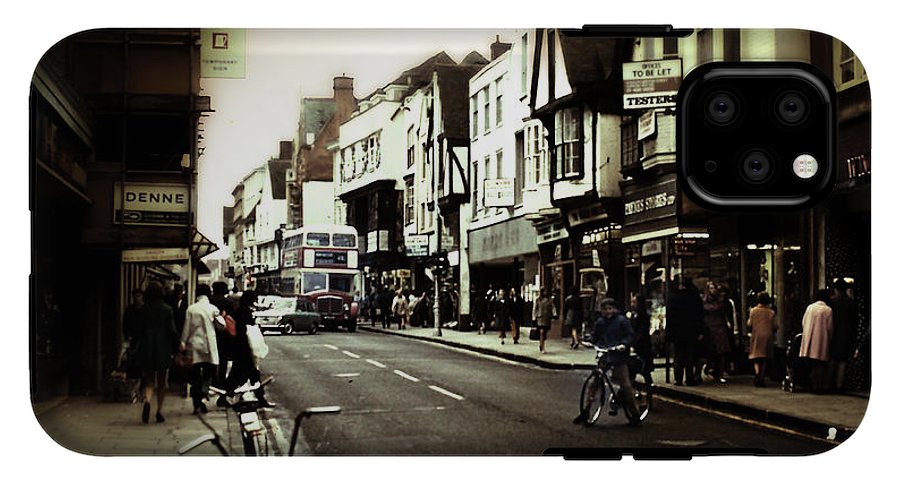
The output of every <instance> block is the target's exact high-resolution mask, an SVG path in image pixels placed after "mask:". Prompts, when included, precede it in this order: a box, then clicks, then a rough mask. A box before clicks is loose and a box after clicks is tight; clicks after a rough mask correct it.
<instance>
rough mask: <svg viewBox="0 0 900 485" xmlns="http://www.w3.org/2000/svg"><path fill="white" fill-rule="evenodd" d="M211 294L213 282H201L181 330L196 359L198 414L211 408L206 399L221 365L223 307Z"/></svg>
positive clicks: (193, 385) (194, 385) (194, 388)
mask: <svg viewBox="0 0 900 485" xmlns="http://www.w3.org/2000/svg"><path fill="white" fill-rule="evenodd" d="M211 294H212V290H210V288H209V285H204V284H200V285H197V301H196V303H194V304H192V305H191V306H189V307H187V311H186V312H185V318H184V328H182V330H181V351H182V352H190V354H191V362H193V364H192V365H191V375H190V383H191V398H192V400H193V402H194V414H197V413H204V414H205V413H206V412H207V409H206V405H205V404H203V399H205V398H206V397H207V396H208V394H209V383H210V381H211V380H212V377H213V375H215V373H216V366H218V365H219V346H218V344H217V343H216V331H215V324H214V322H215V319H216V317H217V316H219V309H218V308H217V307H216V306H215V305H213V304H212V303H210V302H209V297H210V295H211Z"/></svg>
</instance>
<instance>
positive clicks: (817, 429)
mask: <svg viewBox="0 0 900 485" xmlns="http://www.w3.org/2000/svg"><path fill="white" fill-rule="evenodd" d="M357 329H358V330H362V331H366V332H372V333H380V334H385V335H395V336H398V337H403V338H408V339H412V340H421V341H425V342H433V343H438V344H441V345H445V346H448V347H456V348H460V349H464V350H469V351H472V352H477V353H479V354H486V355H491V356H494V357H500V358H503V359H506V360H511V361H515V362H521V363H526V364H533V365H536V366H539V367H543V368H545V369H555V370H576V369H578V370H591V369H593V368H594V366H593V365H589V364H561V363H554V362H547V361H544V360H541V359H538V358H534V357H528V356H524V355H516V354H511V353H508V352H502V351H499V350H495V349H490V348H484V347H478V346H475V345H469V344H465V343H460V342H450V341H447V340H444V339H442V338H440V337H437V336H435V337H429V336H421V335H410V334H404V333H398V332H391V331H387V330H383V329H379V328H375V327H357ZM653 392H654V394H655V395H657V396H660V397H663V398H668V399H670V400H672V401H674V402H675V403H676V404H681V405H688V406H693V407H698V408H701V410H705V411H709V412H719V413H723V414H726V415H730V416H735V417H738V418H742V419H747V420H750V421H755V422H757V423H762V424H766V425H770V426H774V427H777V428H782V430H788V431H791V432H794V433H799V434H802V435H804V436H808V437H811V438H815V439H820V440H827V441H829V442H831V443H835V444H837V443H840V442H842V441H844V440H846V439H847V438H849V437H850V435H852V434H853V432H854V431H856V430H855V429H854V428H847V427H844V426H836V425H831V424H826V423H821V422H817V421H812V420H809V419H805V418H800V417H797V416H791V415H788V414H784V413H781V412H777V411H769V410H766V409H759V408H754V407H752V406H747V405H744V404H739V403H735V402H733V401H726V400H722V399H717V398H714V397H708V396H703V395H699V394H694V393H691V392H686V391H682V390H679V389H674V388H671V387H662V386H658V385H656V386H653ZM832 430H834V431H833V432H832ZM829 436H831V437H829Z"/></svg>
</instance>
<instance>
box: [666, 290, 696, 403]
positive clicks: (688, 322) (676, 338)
mask: <svg viewBox="0 0 900 485" xmlns="http://www.w3.org/2000/svg"><path fill="white" fill-rule="evenodd" d="M676 285H677V286H676V287H677V289H676V290H675V291H673V292H672V293H671V295H669V299H668V301H666V327H665V331H666V342H667V343H669V344H671V345H672V347H673V350H674V354H675V385H676V386H680V385H683V384H686V385H688V386H694V385H697V384H699V383H700V382H699V380H698V379H697V373H696V370H695V367H696V365H697V364H696V353H697V347H698V345H699V344H700V339H701V336H702V334H703V330H702V329H703V301H702V300H701V298H700V293H699V292H698V291H697V288H696V287H695V286H694V284H693V282H692V281H691V280H690V279H689V278H678V279H677V280H676Z"/></svg>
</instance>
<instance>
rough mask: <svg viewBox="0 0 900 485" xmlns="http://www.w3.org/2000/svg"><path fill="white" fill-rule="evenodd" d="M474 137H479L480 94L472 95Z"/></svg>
mask: <svg viewBox="0 0 900 485" xmlns="http://www.w3.org/2000/svg"><path fill="white" fill-rule="evenodd" d="M472 138H473V139H474V138H478V95H477V94H476V95H475V96H472Z"/></svg>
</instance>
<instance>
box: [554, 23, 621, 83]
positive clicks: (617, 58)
mask: <svg viewBox="0 0 900 485" xmlns="http://www.w3.org/2000/svg"><path fill="white" fill-rule="evenodd" d="M625 41H627V39H626V40H623V39H621V38H604V37H590V36H585V37H581V36H568V35H565V34H564V33H563V32H559V44H560V47H561V48H562V53H563V60H564V62H565V65H566V72H567V73H568V77H569V84H571V85H572V87H573V88H577V87H579V86H585V85H590V84H594V83H599V82H606V81H610V80H611V79H614V80H619V81H621V78H622V76H621V75H620V74H619V73H620V72H621V61H622V60H623V59H624V57H622V55H621V54H624V52H625V51H624V44H623V42H625Z"/></svg>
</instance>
